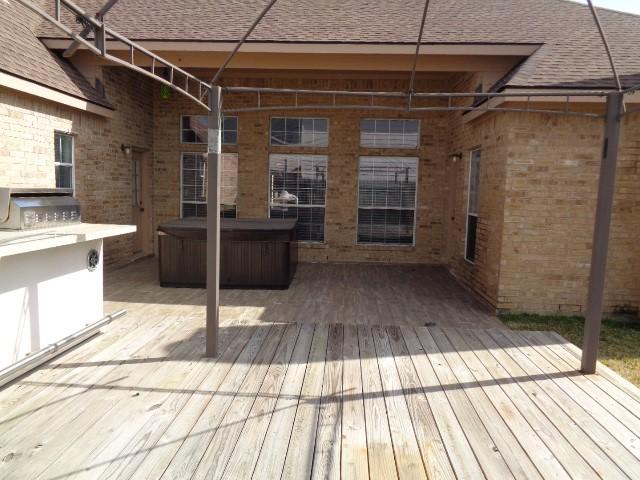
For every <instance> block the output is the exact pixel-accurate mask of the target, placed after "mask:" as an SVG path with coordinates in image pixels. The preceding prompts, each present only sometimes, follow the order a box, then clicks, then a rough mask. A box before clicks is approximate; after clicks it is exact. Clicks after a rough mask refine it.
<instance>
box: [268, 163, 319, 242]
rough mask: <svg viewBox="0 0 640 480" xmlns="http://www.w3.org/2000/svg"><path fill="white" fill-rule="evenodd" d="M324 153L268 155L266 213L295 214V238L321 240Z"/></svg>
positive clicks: (287, 215) (289, 216)
mask: <svg viewBox="0 0 640 480" xmlns="http://www.w3.org/2000/svg"><path fill="white" fill-rule="evenodd" d="M326 192H327V157H326V156H324V155H270V156H269V215H270V216H271V218H297V219H298V224H297V228H296V234H297V238H298V240H300V241H304V242H324V215H325V198H326Z"/></svg>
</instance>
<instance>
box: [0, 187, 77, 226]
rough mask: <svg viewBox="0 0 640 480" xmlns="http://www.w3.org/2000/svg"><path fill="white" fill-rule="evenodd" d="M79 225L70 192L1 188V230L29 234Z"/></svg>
mask: <svg viewBox="0 0 640 480" xmlns="http://www.w3.org/2000/svg"><path fill="white" fill-rule="evenodd" d="M79 222H80V204H79V202H78V200H76V199H75V198H74V197H73V190H72V189H68V188H0V230H30V229H38V228H46V227H55V226H61V225H65V224H69V223H79Z"/></svg>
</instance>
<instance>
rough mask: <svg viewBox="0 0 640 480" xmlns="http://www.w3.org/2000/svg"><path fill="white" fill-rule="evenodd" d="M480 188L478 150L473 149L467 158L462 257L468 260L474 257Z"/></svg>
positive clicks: (471, 260)
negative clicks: (467, 200)
mask: <svg viewBox="0 0 640 480" xmlns="http://www.w3.org/2000/svg"><path fill="white" fill-rule="evenodd" d="M479 190H480V150H479V149H478V150H473V151H472V152H471V154H470V160H469V203H468V204H467V238H466V242H465V248H464V250H465V251H464V258H465V259H467V260H468V261H470V262H474V261H475V259H476V238H477V233H478V195H479Z"/></svg>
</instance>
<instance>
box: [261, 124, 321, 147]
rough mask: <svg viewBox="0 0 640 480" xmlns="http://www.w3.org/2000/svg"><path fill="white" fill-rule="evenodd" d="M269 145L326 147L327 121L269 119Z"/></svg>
mask: <svg viewBox="0 0 640 480" xmlns="http://www.w3.org/2000/svg"><path fill="white" fill-rule="evenodd" d="M271 145H293V146H303V147H326V146H327V145H329V120H327V119H326V118H291V117H288V118H282V117H274V118H272V119H271Z"/></svg>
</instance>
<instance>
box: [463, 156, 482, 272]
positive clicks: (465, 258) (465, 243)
mask: <svg viewBox="0 0 640 480" xmlns="http://www.w3.org/2000/svg"><path fill="white" fill-rule="evenodd" d="M476 152H478V153H479V157H478V160H477V161H478V185H477V187H476V211H475V212H474V213H471V210H470V207H471V173H472V171H473V157H474V154H475V153H476ZM481 160H482V148H481V147H475V148H472V149H471V150H469V174H468V176H467V178H468V180H467V214H466V215H465V217H464V221H465V226H464V228H465V232H464V260H465V262H468V263H470V264H472V265H473V264H475V263H476V255H475V250H476V248H477V232H478V217H479V215H478V206H479V204H480V161H481ZM469 217H475V219H476V239H475V240H474V254H473V259H470V258H468V257H467V249H468V246H469Z"/></svg>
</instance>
